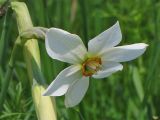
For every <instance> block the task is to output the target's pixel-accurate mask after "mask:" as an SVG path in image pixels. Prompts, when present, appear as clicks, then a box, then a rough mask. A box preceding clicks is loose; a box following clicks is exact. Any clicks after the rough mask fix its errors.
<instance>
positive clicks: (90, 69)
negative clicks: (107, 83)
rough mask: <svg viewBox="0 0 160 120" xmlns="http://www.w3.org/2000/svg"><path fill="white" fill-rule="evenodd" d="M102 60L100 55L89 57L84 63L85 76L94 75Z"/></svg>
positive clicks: (83, 72) (83, 71)
mask: <svg viewBox="0 0 160 120" xmlns="http://www.w3.org/2000/svg"><path fill="white" fill-rule="evenodd" d="M101 64H102V61H101V58H99V57H94V58H88V59H87V60H86V61H84V63H83V64H82V74H83V75H84V76H92V75H93V74H94V73H96V72H97V71H98V70H99V69H100V67H101Z"/></svg>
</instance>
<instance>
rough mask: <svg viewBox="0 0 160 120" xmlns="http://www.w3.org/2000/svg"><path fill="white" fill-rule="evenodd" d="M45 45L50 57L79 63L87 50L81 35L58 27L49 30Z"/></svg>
mask: <svg viewBox="0 0 160 120" xmlns="http://www.w3.org/2000/svg"><path fill="white" fill-rule="evenodd" d="M45 45H46V50H47V53H48V54H49V56H50V57H52V58H53V59H57V60H60V61H63V62H67V63H79V62H80V61H82V60H83V59H84V57H85V54H86V52H87V51H86V48H85V46H84V44H83V42H82V40H81V39H80V37H79V36H77V35H75V34H71V33H69V32H67V31H64V30H61V29H58V28H50V29H49V30H48V31H47V33H46V37H45Z"/></svg>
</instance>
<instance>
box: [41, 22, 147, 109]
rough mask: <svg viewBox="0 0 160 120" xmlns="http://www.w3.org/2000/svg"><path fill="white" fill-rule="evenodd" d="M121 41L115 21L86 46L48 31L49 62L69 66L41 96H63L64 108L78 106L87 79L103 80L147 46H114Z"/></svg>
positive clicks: (74, 37)
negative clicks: (58, 61)
mask: <svg viewBox="0 0 160 120" xmlns="http://www.w3.org/2000/svg"><path fill="white" fill-rule="evenodd" d="M121 39H122V34H121V30H120V26H119V22H116V24H115V25H113V26H112V27H110V28H109V29H108V30H106V31H104V32H102V33H101V34H99V35H98V36H96V37H95V38H93V39H91V40H90V41H89V43H88V50H87V49H86V47H85V46H84V44H83V42H82V40H81V38H80V37H79V36H77V35H75V34H71V33H69V32H66V31H64V30H61V29H57V28H50V29H49V30H48V31H47V33H46V37H45V42H46V43H45V45H46V49H47V53H48V54H49V56H50V57H52V58H53V59H57V60H60V61H63V62H67V63H70V64H72V65H71V66H69V67H67V68H66V69H64V70H63V71H61V72H60V73H59V75H58V76H57V77H56V78H55V80H54V81H53V82H52V83H51V84H50V85H49V87H48V88H47V90H46V91H45V93H44V94H43V95H46V96H62V95H64V94H65V105H66V107H73V106H75V105H77V104H78V103H80V101H81V100H82V98H83V97H84V95H85V93H86V91H87V89H88V86H89V77H93V78H104V77H108V76H109V75H111V74H112V73H115V72H117V71H119V70H122V69H123V66H122V64H120V62H125V61H130V60H133V59H135V58H137V57H139V56H140V55H142V54H143V53H144V51H145V50H146V47H147V44H144V43H137V44H132V45H125V46H118V47H115V46H116V45H118V44H119V43H120V41H121Z"/></svg>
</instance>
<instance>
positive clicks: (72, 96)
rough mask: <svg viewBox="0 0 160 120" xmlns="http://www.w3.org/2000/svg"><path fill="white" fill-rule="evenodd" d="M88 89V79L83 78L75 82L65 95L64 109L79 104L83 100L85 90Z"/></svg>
mask: <svg viewBox="0 0 160 120" xmlns="http://www.w3.org/2000/svg"><path fill="white" fill-rule="evenodd" d="M88 87H89V77H83V78H82V79H79V80H77V81H74V83H72V85H71V86H70V87H69V89H68V91H67V93H66V94H65V105H66V107H74V106H75V105H77V104H79V103H80V102H81V100H82V99H83V97H84V95H85V93H86V91H87V89H88Z"/></svg>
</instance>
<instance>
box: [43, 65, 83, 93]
mask: <svg viewBox="0 0 160 120" xmlns="http://www.w3.org/2000/svg"><path fill="white" fill-rule="evenodd" d="M80 69H81V67H80V66H77V65H72V66H69V67H68V68H66V69H64V70H63V71H61V72H60V73H59V75H58V76H57V77H56V78H55V80H54V81H53V82H52V83H51V84H50V85H49V87H48V88H47V90H46V91H45V92H44V94H43V95H44V96H61V95H64V94H65V93H66V92H67V90H68V88H69V86H70V85H71V84H72V83H73V82H74V81H75V80H77V79H80V78H81V77H82V74H81V71H80Z"/></svg>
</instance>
